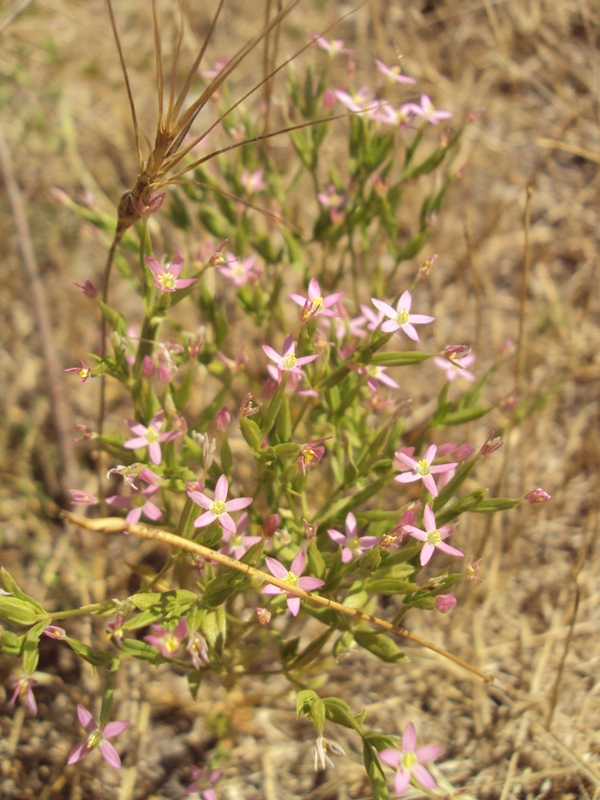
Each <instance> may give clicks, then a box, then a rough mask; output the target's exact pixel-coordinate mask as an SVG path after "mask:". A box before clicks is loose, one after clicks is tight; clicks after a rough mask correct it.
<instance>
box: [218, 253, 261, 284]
mask: <svg viewBox="0 0 600 800" xmlns="http://www.w3.org/2000/svg"><path fill="white" fill-rule="evenodd" d="M218 270H219V272H220V273H221V275H223V277H224V278H229V280H230V281H232V282H233V285H234V286H245V285H246V284H247V283H254V282H255V281H257V280H258V279H259V278H260V276H261V275H262V269H260V267H259V266H257V264H256V256H248V258H245V259H244V260H243V261H240V260H239V259H238V258H236V259H231V260H230V261H227V262H226V263H224V264H223V265H222V266H220V267H218Z"/></svg>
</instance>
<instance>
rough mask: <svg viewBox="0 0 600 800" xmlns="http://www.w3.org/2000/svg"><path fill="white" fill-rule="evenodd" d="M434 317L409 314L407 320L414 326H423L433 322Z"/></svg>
mask: <svg viewBox="0 0 600 800" xmlns="http://www.w3.org/2000/svg"><path fill="white" fill-rule="evenodd" d="M434 320H435V317H430V316H429V315H428V314H411V315H410V317H409V318H408V321H409V322H412V323H414V324H415V325H425V324H427V323H428V322H433V321H434Z"/></svg>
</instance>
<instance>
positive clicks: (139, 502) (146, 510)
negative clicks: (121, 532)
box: [106, 486, 162, 525]
mask: <svg viewBox="0 0 600 800" xmlns="http://www.w3.org/2000/svg"><path fill="white" fill-rule="evenodd" d="M158 491H159V487H158V486H146V487H145V488H144V489H141V490H140V489H135V488H134V489H132V491H131V495H129V496H128V497H127V496H125V495H112V497H107V498H106V502H107V503H108V505H109V506H114V508H127V509H129V511H128V513H127V516H126V517H125V519H126V520H127V522H131V523H132V524H133V525H136V524H137V523H138V522H139V521H140V517H141V516H142V514H143V515H144V516H145V517H146V518H147V519H149V520H152V522H158V521H159V520H161V519H162V511H161V510H160V508H159V507H158V506H156V505H155V504H154V503H153V502H152V500H151V499H150V498H151V497H153V496H154V495H155V494H156V493H157V492H158Z"/></svg>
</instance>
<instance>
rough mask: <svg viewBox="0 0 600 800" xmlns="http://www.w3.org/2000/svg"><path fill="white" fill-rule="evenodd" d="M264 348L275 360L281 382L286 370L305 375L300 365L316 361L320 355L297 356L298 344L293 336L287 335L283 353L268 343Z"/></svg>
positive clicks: (266, 353) (272, 359) (292, 373)
mask: <svg viewBox="0 0 600 800" xmlns="http://www.w3.org/2000/svg"><path fill="white" fill-rule="evenodd" d="M262 349H263V350H264V352H265V355H267V356H268V357H269V358H270V359H271V361H274V362H275V364H276V365H277V377H278V380H279V382H281V378H282V376H283V373H284V372H288V373H290V374H291V375H297V376H301V375H304V372H303V371H302V370H301V369H300V367H301V366H303V365H304V364H310V362H311V361H314V360H315V359H316V358H318V357H319V355H318V354H316V355H312V356H302V358H296V344H295V342H294V340H293V339H292V337H291V336H286V337H285V340H284V342H283V349H282V351H281V355H279V353H277V352H276V351H275V350H273V348H272V347H269V345H268V344H263V346H262Z"/></svg>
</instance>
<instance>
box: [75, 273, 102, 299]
mask: <svg viewBox="0 0 600 800" xmlns="http://www.w3.org/2000/svg"><path fill="white" fill-rule="evenodd" d="M75 286H76V287H77V288H78V289H81V291H82V292H83V293H84V295H85V296H86V297H91V298H92V300H94V299H95V298H96V297H98V289H96V287H95V286H94V284H93V283H92V282H91V280H90V279H89V278H87V279H86V280H85V281H84V282H83V283H77V281H75Z"/></svg>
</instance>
